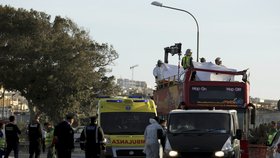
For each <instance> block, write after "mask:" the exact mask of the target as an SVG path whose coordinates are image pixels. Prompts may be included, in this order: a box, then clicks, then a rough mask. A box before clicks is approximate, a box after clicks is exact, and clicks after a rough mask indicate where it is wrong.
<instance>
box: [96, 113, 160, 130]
mask: <svg viewBox="0 0 280 158" xmlns="http://www.w3.org/2000/svg"><path fill="white" fill-rule="evenodd" d="M154 116H155V113H151V112H107V113H101V116H100V121H101V122H100V124H101V127H102V129H103V131H104V133H105V134H120V135H126V134H130V135H133V134H135V135H137V134H138V135H142V134H144V131H145V128H146V126H147V125H149V119H150V118H153V117H154Z"/></svg>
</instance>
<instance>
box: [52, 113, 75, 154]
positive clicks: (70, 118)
mask: <svg viewBox="0 0 280 158" xmlns="http://www.w3.org/2000/svg"><path fill="white" fill-rule="evenodd" d="M73 122H74V115H73V114H67V115H66V120H64V121H62V122H60V123H59V124H58V125H57V126H56V127H55V129H54V143H55V148H56V153H57V157H58V158H71V152H72V150H74V130H73V128H72V124H73Z"/></svg>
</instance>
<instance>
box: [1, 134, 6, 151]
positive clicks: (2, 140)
mask: <svg viewBox="0 0 280 158" xmlns="http://www.w3.org/2000/svg"><path fill="white" fill-rule="evenodd" d="M5 147H6V141H5V138H4V137H2V138H0V149H1V150H4V149H5Z"/></svg>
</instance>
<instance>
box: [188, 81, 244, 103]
mask: <svg viewBox="0 0 280 158" xmlns="http://www.w3.org/2000/svg"><path fill="white" fill-rule="evenodd" d="M189 94H190V103H192V104H197V103H223V104H234V105H238V106H244V102H245V100H244V97H245V94H244V88H242V87H231V86H191V87H190V89H189Z"/></svg>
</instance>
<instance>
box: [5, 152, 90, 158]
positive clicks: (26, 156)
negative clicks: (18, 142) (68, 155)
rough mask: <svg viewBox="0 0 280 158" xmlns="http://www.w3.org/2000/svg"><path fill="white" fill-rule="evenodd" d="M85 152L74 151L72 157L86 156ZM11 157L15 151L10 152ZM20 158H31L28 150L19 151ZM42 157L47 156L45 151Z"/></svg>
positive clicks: (12, 157)
mask: <svg viewBox="0 0 280 158" xmlns="http://www.w3.org/2000/svg"><path fill="white" fill-rule="evenodd" d="M84 157H85V154H84V153H83V152H74V153H72V158H84ZM9 158H14V156H13V152H12V153H11V154H10V156H9ZM19 158H29V154H28V153H27V152H19ZM40 158H47V154H46V153H43V154H41V155H40Z"/></svg>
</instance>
